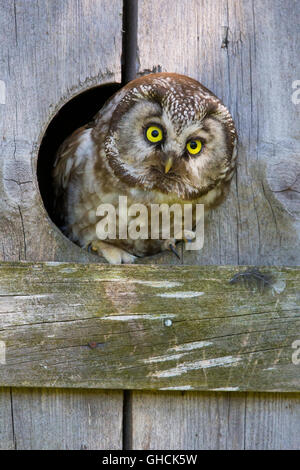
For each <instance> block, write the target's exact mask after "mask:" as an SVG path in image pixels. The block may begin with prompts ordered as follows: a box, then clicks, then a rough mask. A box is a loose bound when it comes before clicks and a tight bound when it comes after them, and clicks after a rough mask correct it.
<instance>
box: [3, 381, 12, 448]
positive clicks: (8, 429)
mask: <svg viewBox="0 0 300 470" xmlns="http://www.w3.org/2000/svg"><path fill="white" fill-rule="evenodd" d="M13 426H14V425H13V413H12V403H11V392H10V390H9V388H2V387H1V388H0V450H13V449H15V439H14V428H13Z"/></svg>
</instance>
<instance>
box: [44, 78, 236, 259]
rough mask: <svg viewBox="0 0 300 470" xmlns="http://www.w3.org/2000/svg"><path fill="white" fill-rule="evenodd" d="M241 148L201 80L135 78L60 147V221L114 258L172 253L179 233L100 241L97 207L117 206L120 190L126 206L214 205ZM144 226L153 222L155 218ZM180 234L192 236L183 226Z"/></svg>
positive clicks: (56, 177) (84, 243)
mask: <svg viewBox="0 0 300 470" xmlns="http://www.w3.org/2000/svg"><path fill="white" fill-rule="evenodd" d="M236 145H237V136H236V130H235V126H234V122H233V120H232V117H231V115H230V113H229V111H228V110H227V108H226V107H225V106H224V105H223V103H222V102H221V101H220V100H219V99H218V98H217V97H216V96H215V95H214V94H213V93H212V92H211V91H209V90H208V89H207V88H205V87H204V86H202V85H201V84H200V83H199V82H197V81H196V80H194V79H192V78H189V77H187V76H184V75H178V74H173V73H157V74H150V75H147V76H143V77H140V78H137V79H136V80H133V81H132V82H130V83H128V84H127V85H126V86H124V87H123V88H121V89H120V90H119V91H118V92H117V93H115V94H114V95H113V96H112V97H111V98H110V99H109V100H108V101H107V102H106V103H105V105H104V106H103V107H102V109H100V111H99V112H98V113H97V114H96V116H95V118H94V120H93V122H92V123H89V124H87V125H85V126H83V127H81V128H80V129H77V130H76V131H75V132H74V133H73V134H72V135H71V136H69V137H68V138H67V139H66V140H65V141H64V142H63V144H62V145H61V146H60V148H59V150H58V152H57V156H56V161H55V164H54V170H53V182H54V194H55V197H54V211H55V215H56V218H58V217H59V219H60V226H61V228H62V230H63V232H64V233H65V234H66V235H67V236H68V237H69V238H70V239H71V240H73V241H74V242H75V243H77V244H79V245H80V246H81V247H83V248H86V249H88V248H89V249H90V248H91V249H92V250H94V251H95V252H97V253H98V254H99V255H100V256H103V257H104V258H105V259H106V260H107V261H108V262H109V263H115V264H118V263H131V262H133V261H134V259H135V258H136V256H139V257H143V256H146V255H150V254H154V253H158V252H160V251H162V250H165V249H168V248H169V249H172V250H173V249H174V244H175V243H176V241H177V237H176V235H174V238H172V239H170V240H164V239H155V240H153V239H151V238H150V235H149V238H148V239H132V238H130V237H127V239H126V238H122V239H121V238H120V237H119V236H118V230H117V232H116V233H117V234H116V236H115V237H112V238H109V239H107V240H105V241H103V239H102V240H101V239H99V237H98V236H97V230H96V228H97V224H98V222H99V220H100V219H101V216H99V215H98V214H99V211H98V213H97V208H98V207H99V205H101V204H112V205H113V206H115V207H116V208H118V204H119V196H120V195H122V196H126V197H127V201H128V206H130V205H132V204H134V203H140V204H144V205H146V206H150V205H151V204H162V203H167V204H169V205H170V204H173V203H177V204H180V205H184V204H187V203H189V204H191V203H192V204H204V205H205V209H208V210H209V209H211V208H213V207H215V206H216V205H218V204H219V203H220V202H221V201H222V200H223V199H224V197H225V196H226V194H227V192H228V188H229V184H230V180H231V179H232V176H233V173H234V169H235V164H236V156H237V149H236ZM116 213H117V224H118V223H119V222H120V220H119V218H118V212H116ZM131 222H132V218H130V217H129V218H128V221H127V223H128V226H129V225H130V223H131ZM144 223H145V224H151V219H150V217H148V218H147V220H145V221H144ZM149 233H150V230H149ZM181 238H184V239H192V238H193V233H191V232H189V233H187V234H186V233H185V232H184V231H183V236H182V237H181Z"/></svg>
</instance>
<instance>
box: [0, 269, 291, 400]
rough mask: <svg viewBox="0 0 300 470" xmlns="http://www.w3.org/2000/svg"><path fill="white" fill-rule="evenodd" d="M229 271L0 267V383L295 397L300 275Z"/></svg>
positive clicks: (276, 272) (277, 271)
mask: <svg viewBox="0 0 300 470" xmlns="http://www.w3.org/2000/svg"><path fill="white" fill-rule="evenodd" d="M244 271H245V270H243V273H244ZM238 272H239V269H238V268H236V267H214V266H208V267H205V266H202V267H201V268H200V267H196V266H180V267H176V266H174V267H173V269H172V270H170V269H169V268H168V267H166V266H154V265H153V266H141V265H139V266H132V265H127V266H126V265H123V266H110V265H93V264H91V265H87V264H68V263H37V264H32V263H22V262H20V263H2V264H0V317H1V332H0V337H1V341H4V342H5V344H6V364H3V365H2V366H0V367H1V375H0V385H18V386H47V387H81V388H82V387H91V388H94V387H96V388H126V389H156V390H157V389H160V390H228V391H229V390H240V391H243V390H255V391H259V390H264V391H268V390H269V391H280V390H283V391H296V390H300V378H299V370H298V368H299V366H297V365H295V364H294V363H293V361H292V355H293V353H294V349H293V343H294V341H296V340H299V327H300V318H299V315H300V310H299V292H300V269H299V268H262V269H261V275H263V274H264V275H265V276H266V279H268V284H267V285H266V286H265V287H262V286H260V285H258V286H257V287H256V284H255V282H254V281H251V283H248V282H247V283H246V284H245V283H244V277H243V276H240V277H238V278H237V279H239V280H240V282H238V281H236V282H234V283H232V282H229V281H230V280H231V279H233V278H234V279H236V275H237V273H238Z"/></svg>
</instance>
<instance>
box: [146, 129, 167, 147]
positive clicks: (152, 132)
mask: <svg viewBox="0 0 300 470" xmlns="http://www.w3.org/2000/svg"><path fill="white" fill-rule="evenodd" d="M146 137H147V139H148V140H149V142H152V143H153V144H155V143H156V142H160V141H161V140H163V131H162V130H161V128H160V127H158V126H153V125H152V126H149V127H147V129H146Z"/></svg>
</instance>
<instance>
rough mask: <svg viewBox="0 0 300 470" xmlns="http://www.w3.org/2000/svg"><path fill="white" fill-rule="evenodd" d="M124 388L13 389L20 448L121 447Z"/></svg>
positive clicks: (85, 448) (16, 438)
mask: <svg viewBox="0 0 300 470" xmlns="http://www.w3.org/2000/svg"><path fill="white" fill-rule="evenodd" d="M122 395H123V393H122V392H121V391H105V392H101V393H99V392H98V391H97V390H85V391H80V390H70V389H53V390H52V389H34V388H33V389H13V409H14V431H15V442H16V448H17V449H19V450H20V449H26V450H36V449H40V450H51V449H52V450H67V449H69V450H80V449H81V450H88V449H111V450H114V449H121V448H122V409H121V408H120V405H121V403H122Z"/></svg>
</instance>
